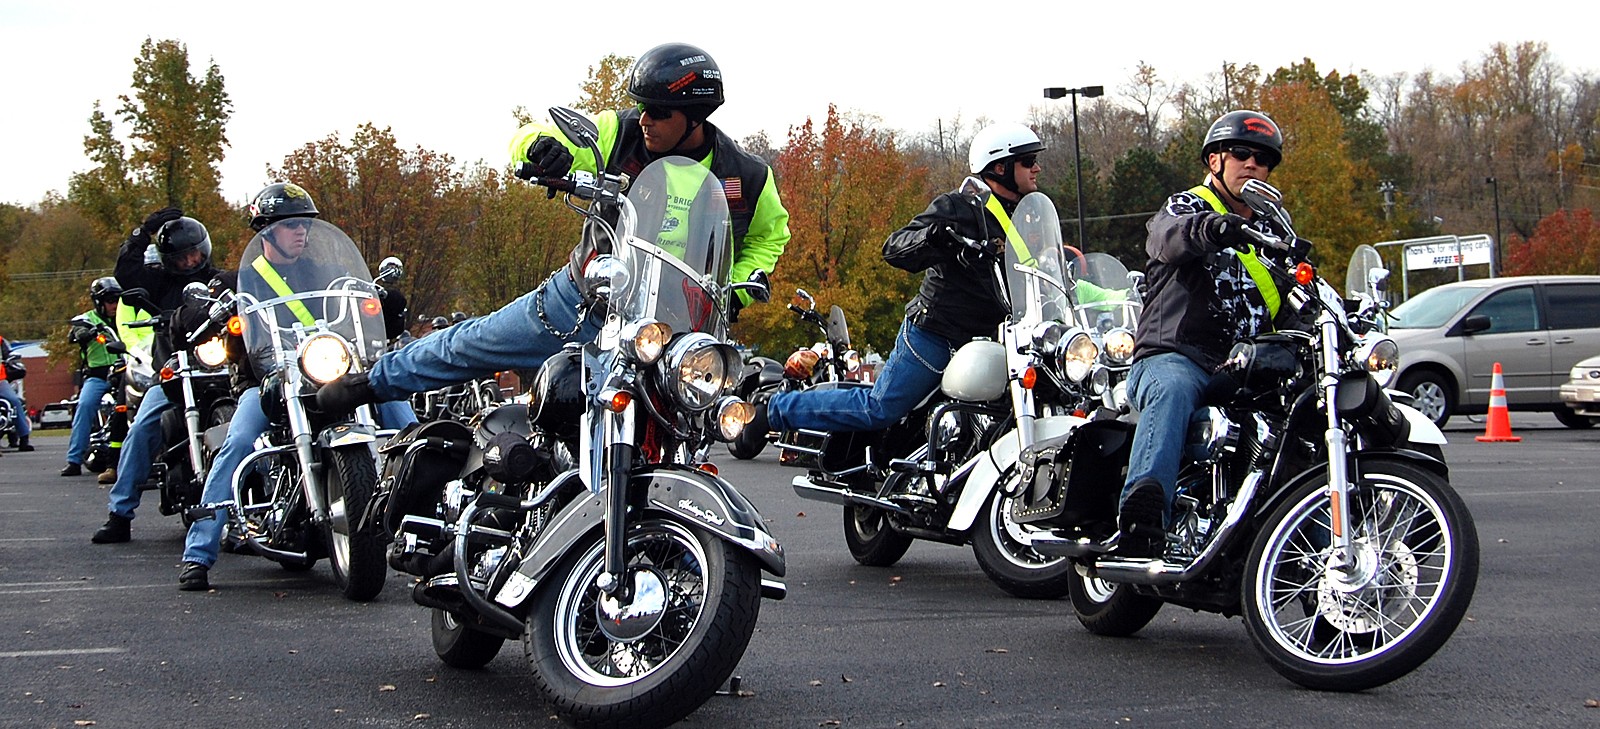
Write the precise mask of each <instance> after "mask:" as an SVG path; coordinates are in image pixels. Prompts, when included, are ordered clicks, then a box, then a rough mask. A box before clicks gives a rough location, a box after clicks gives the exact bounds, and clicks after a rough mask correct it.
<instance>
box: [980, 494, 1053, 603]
mask: <svg viewBox="0 0 1600 729" xmlns="http://www.w3.org/2000/svg"><path fill="white" fill-rule="evenodd" d="M1028 531H1030V528H1029V527H1027V526H1024V525H1022V524H1018V523H1016V522H1014V521H1012V520H1011V499H1010V498H1009V497H1007V496H1006V495H1005V494H1004V493H1001V492H1000V491H998V490H997V491H995V492H994V493H992V494H990V495H989V500H988V501H986V502H984V505H983V511H981V512H979V519H978V523H977V524H975V525H973V528H972V554H973V556H974V557H976V558H977V559H978V566H979V567H981V568H983V573H984V574H986V575H988V576H989V581H990V582H993V583H994V584H995V586H996V587H999V588H1000V589H1001V590H1004V591H1005V592H1006V594H1009V595H1011V596H1012V597H1020V598H1023V599H1026V600H1055V599H1058V598H1060V597H1062V596H1063V595H1066V594H1067V593H1068V591H1069V590H1070V589H1071V584H1072V580H1073V578H1074V568H1073V566H1072V561H1071V560H1069V559H1067V558H1066V557H1051V556H1048V555H1043V554H1040V553H1038V552H1035V551H1033V548H1032V547H1030V546H1028V544H1029V543H1028V542H1027V541H1026V540H1027V538H1028V537H1027V532H1028Z"/></svg>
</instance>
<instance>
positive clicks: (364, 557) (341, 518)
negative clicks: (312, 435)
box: [323, 443, 389, 602]
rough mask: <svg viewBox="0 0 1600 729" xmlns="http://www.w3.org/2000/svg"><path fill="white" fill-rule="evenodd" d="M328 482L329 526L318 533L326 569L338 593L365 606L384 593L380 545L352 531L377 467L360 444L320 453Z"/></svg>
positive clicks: (373, 534) (369, 531) (369, 533)
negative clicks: (324, 550) (325, 555)
mask: <svg viewBox="0 0 1600 729" xmlns="http://www.w3.org/2000/svg"><path fill="white" fill-rule="evenodd" d="M323 455H324V457H325V458H326V459H327V460H328V463H327V467H326V468H324V469H323V473H324V474H325V478H326V480H327V484H326V487H327V492H328V525H327V526H326V527H325V529H324V531H323V536H324V538H325V541H324V544H326V545H327V548H328V564H329V565H331V566H332V567H333V577H334V579H335V580H337V581H338V583H339V591H340V592H342V593H344V596H345V597H347V598H349V599H351V600H355V601H356V602H366V601H368V600H371V599H372V598H375V597H377V596H378V593H380V592H382V591H383V583H384V580H385V579H387V578H388V573H387V570H388V568H389V565H388V562H387V561H386V560H385V558H384V554H383V551H384V546H385V544H384V540H383V538H382V537H380V536H379V535H378V533H377V530H375V529H373V528H371V527H370V526H369V527H368V528H366V529H360V530H358V529H356V520H358V519H360V518H361V515H362V513H364V512H365V511H366V509H367V502H368V501H371V500H372V493H373V491H374V490H375V489H376V488H377V486H378V466H377V463H375V462H374V461H373V460H372V451H371V450H370V449H369V448H368V447H367V445H366V444H365V443H361V444H357V445H355V446H352V447H347V448H335V449H332V450H329V451H325V452H324V454H323Z"/></svg>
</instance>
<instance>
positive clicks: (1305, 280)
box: [1294, 263, 1317, 286]
mask: <svg viewBox="0 0 1600 729" xmlns="http://www.w3.org/2000/svg"><path fill="white" fill-rule="evenodd" d="M1316 277H1317V272H1316V269H1313V268H1312V267H1311V264H1309V263H1301V264H1300V265H1298V266H1295V267H1294V282H1295V283H1297V284H1300V285H1301V286H1306V285H1309V284H1310V283H1311V282H1312V281H1313V280H1314V279H1316Z"/></svg>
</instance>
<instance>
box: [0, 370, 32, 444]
mask: <svg viewBox="0 0 1600 729" xmlns="http://www.w3.org/2000/svg"><path fill="white" fill-rule="evenodd" d="M0 398H5V399H6V400H7V401H8V402H10V403H11V411H12V412H14V413H16V414H17V438H19V439H20V438H26V437H28V434H29V433H32V432H33V422H32V421H30V420H28V406H27V405H25V404H23V402H22V398H20V397H18V396H17V391H16V389H15V388H13V387H12V386H11V380H0Z"/></svg>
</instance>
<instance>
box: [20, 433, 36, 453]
mask: <svg viewBox="0 0 1600 729" xmlns="http://www.w3.org/2000/svg"><path fill="white" fill-rule="evenodd" d="M31 450H33V446H32V445H30V444H29V443H28V436H26V435H25V436H22V437H21V438H19V439H18V440H17V452H19V453H27V452H29V451H31Z"/></svg>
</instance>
